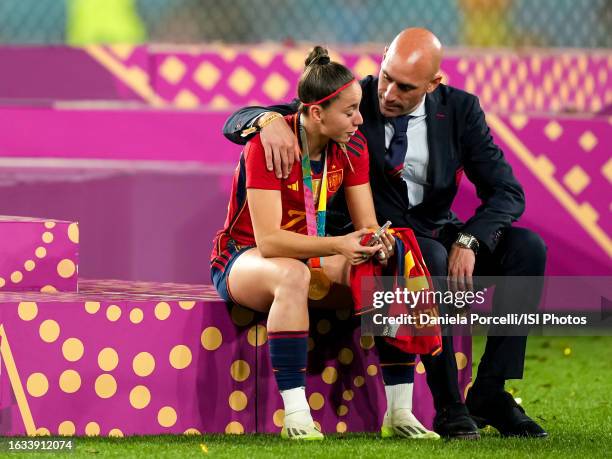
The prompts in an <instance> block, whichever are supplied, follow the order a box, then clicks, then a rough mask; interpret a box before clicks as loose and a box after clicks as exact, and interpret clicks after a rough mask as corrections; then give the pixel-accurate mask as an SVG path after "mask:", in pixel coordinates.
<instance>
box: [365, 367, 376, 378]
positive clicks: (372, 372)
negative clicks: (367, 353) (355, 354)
mask: <svg viewBox="0 0 612 459" xmlns="http://www.w3.org/2000/svg"><path fill="white" fill-rule="evenodd" d="M366 373H367V374H369V375H370V376H376V375H377V374H378V367H377V366H376V365H368V368H366Z"/></svg>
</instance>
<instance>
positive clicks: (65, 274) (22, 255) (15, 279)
mask: <svg viewBox="0 0 612 459" xmlns="http://www.w3.org/2000/svg"><path fill="white" fill-rule="evenodd" d="M78 255H79V227H78V224H77V223H75V222H67V221H59V220H46V219H38V218H28V217H11V216H0V292H2V291H13V292H23V291H37V292H40V291H42V292H47V293H53V292H75V291H76V290H77V277H78V266H79V265H78Z"/></svg>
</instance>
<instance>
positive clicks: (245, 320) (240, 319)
mask: <svg viewBox="0 0 612 459" xmlns="http://www.w3.org/2000/svg"><path fill="white" fill-rule="evenodd" d="M231 316H232V322H234V323H235V324H236V325H238V326H239V327H245V326H247V325H248V324H250V323H251V321H252V320H253V318H254V317H255V314H254V313H253V311H251V310H250V309H247V308H243V307H242V306H238V305H234V306H233V307H232V311H231Z"/></svg>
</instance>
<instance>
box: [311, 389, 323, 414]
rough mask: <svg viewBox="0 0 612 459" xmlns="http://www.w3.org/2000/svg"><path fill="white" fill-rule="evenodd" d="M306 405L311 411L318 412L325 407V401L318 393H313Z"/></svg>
mask: <svg viewBox="0 0 612 459" xmlns="http://www.w3.org/2000/svg"><path fill="white" fill-rule="evenodd" d="M308 404H309V405H310V408H312V409H313V410H320V409H321V408H323V405H325V399H324V398H323V396H322V395H321V394H320V393H319V392H313V393H312V394H310V397H308Z"/></svg>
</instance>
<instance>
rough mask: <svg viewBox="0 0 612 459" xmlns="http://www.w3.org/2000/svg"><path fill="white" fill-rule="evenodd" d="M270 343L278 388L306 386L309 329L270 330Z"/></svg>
mask: <svg viewBox="0 0 612 459" xmlns="http://www.w3.org/2000/svg"><path fill="white" fill-rule="evenodd" d="M268 343H269V346H270V360H271V361H272V370H273V371H274V377H275V378H276V384H277V385H278V390H281V391H282V390H288V389H294V388H296V387H303V386H306V363H307V358H308V331H279V332H268Z"/></svg>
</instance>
